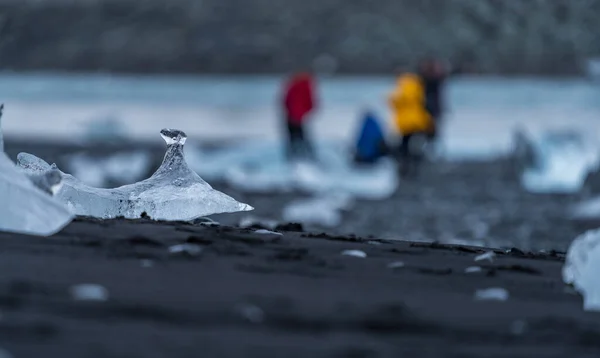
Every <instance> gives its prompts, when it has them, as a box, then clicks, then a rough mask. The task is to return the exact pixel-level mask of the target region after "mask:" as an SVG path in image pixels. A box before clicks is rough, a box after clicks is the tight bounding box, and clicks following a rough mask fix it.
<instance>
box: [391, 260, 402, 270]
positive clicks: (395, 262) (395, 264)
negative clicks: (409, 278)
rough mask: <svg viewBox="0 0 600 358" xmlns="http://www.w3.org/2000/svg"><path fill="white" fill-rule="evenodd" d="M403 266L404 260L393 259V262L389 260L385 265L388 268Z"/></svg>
mask: <svg viewBox="0 0 600 358" xmlns="http://www.w3.org/2000/svg"><path fill="white" fill-rule="evenodd" d="M404 266H406V265H405V264H404V262H402V261H394V262H390V263H389V264H388V265H387V267H388V268H391V269H397V268H402V267H404Z"/></svg>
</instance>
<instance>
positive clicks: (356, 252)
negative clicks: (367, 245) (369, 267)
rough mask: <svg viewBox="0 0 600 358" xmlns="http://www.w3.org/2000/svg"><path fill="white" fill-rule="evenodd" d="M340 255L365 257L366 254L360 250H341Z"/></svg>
mask: <svg viewBox="0 0 600 358" xmlns="http://www.w3.org/2000/svg"><path fill="white" fill-rule="evenodd" d="M342 256H352V257H359V258H361V259H364V258H365V257H367V254H366V253H365V252H364V251H361V250H344V251H342Z"/></svg>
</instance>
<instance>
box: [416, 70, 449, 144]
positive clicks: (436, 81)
mask: <svg viewBox="0 0 600 358" xmlns="http://www.w3.org/2000/svg"><path fill="white" fill-rule="evenodd" d="M418 75H419V76H420V77H421V81H422V82H423V86H424V88H425V89H424V90H425V108H426V109H427V112H428V113H429V115H430V116H431V119H432V122H433V125H432V127H431V130H430V131H429V133H428V139H429V141H430V143H435V141H436V139H437V137H438V134H439V127H440V124H441V121H442V117H443V115H444V105H443V104H444V103H443V91H444V83H445V81H446V78H447V76H448V74H447V71H446V69H445V67H444V64H443V63H442V62H441V61H438V60H434V59H425V60H422V61H421V62H420V64H419V70H418Z"/></svg>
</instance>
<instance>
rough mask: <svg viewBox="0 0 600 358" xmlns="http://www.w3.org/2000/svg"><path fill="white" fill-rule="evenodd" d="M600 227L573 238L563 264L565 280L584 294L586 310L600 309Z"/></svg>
mask: <svg viewBox="0 0 600 358" xmlns="http://www.w3.org/2000/svg"><path fill="white" fill-rule="evenodd" d="M598 272H600V229H596V230H590V231H588V232H586V233H584V234H583V235H580V236H578V237H577V238H575V240H573V242H572V243H571V246H570V247H569V250H568V251H567V258H566V260H565V265H564V266H563V270H562V276H563V281H564V282H565V283H567V284H572V285H573V287H574V288H575V289H576V290H577V291H579V293H581V294H582V295H583V308H584V309H585V310H586V311H600V276H599V275H598Z"/></svg>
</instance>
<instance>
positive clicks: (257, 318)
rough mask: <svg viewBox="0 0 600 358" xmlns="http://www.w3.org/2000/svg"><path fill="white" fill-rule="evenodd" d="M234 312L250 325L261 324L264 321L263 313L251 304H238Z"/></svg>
mask: <svg viewBox="0 0 600 358" xmlns="http://www.w3.org/2000/svg"><path fill="white" fill-rule="evenodd" d="M236 311H237V312H238V313H239V314H240V315H241V316H242V317H243V318H244V319H246V320H248V321H249V322H252V323H262V322H263V321H264V320H265V312H264V311H263V310H262V309H261V308H260V307H258V306H256V305H253V304H248V303H245V304H240V305H238V306H237V307H236Z"/></svg>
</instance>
